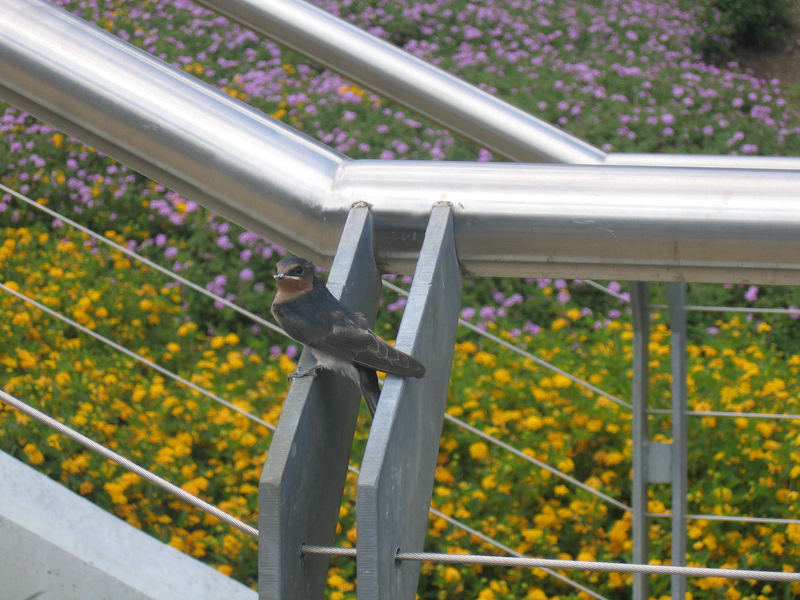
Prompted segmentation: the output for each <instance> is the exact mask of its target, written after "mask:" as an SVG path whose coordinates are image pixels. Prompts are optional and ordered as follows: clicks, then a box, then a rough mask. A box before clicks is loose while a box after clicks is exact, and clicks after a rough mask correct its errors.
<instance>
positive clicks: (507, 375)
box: [493, 369, 512, 385]
mask: <svg viewBox="0 0 800 600" xmlns="http://www.w3.org/2000/svg"><path fill="white" fill-rule="evenodd" d="M493 377H494V380H495V381H496V382H497V383H499V384H500V385H505V384H507V383H510V382H511V379H512V378H511V371H509V370H508V369H497V370H496V371H495V372H494V373H493Z"/></svg>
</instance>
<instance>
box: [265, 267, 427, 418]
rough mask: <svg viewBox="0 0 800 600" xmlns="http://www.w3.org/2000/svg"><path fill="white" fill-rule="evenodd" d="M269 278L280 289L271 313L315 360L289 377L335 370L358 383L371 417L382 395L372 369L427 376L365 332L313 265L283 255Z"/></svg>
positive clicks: (407, 358) (361, 319)
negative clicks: (271, 277)
mask: <svg viewBox="0 0 800 600" xmlns="http://www.w3.org/2000/svg"><path fill="white" fill-rule="evenodd" d="M273 277H274V278H275V283H276V286H277V288H278V291H277V293H276V294H275V299H274V300H273V302H272V315H273V316H274V317H275V320H276V321H277V322H278V324H279V325H280V326H281V327H283V329H284V331H286V333H287V334H288V335H289V336H290V337H291V338H293V339H294V340H296V341H297V342H299V343H301V344H303V345H305V346H306V347H307V348H309V349H310V350H311V353H312V354H313V355H314V358H315V359H316V361H317V362H316V364H315V365H314V366H312V367H309V368H307V369H302V370H301V369H297V370H295V371H294V372H292V373H290V374H289V378H290V379H295V378H299V377H307V376H309V375H310V376H315V375H317V374H318V373H319V372H320V371H321V370H322V369H327V370H330V371H336V372H339V373H341V374H343V375H345V376H346V377H348V378H349V379H351V380H353V381H354V382H355V383H356V384H357V385H358V387H359V389H360V390H361V394H362V395H363V396H364V400H365V402H366V403H367V408H368V409H369V412H370V415H371V416H372V417H374V416H375V409H376V408H377V406H378V397H379V395H380V388H379V387H378V375H377V373H376V371H383V372H385V373H388V374H391V375H400V376H403V377H417V378H421V377H423V376H424V375H425V367H424V365H422V363H420V362H419V361H418V360H416V359H415V358H413V357H411V356H409V355H408V354H406V353H405V352H401V351H400V350H398V349H397V348H395V347H394V346H391V345H390V344H388V343H387V342H386V341H384V340H383V339H381V338H380V337H379V336H377V335H376V334H375V332H373V331H372V330H371V329H369V327H368V326H367V322H366V318H365V317H364V315H362V314H360V313H356V312H352V311H350V310H349V309H348V308H347V307H346V306H345V305H344V304H342V303H341V302H340V301H339V300H337V299H336V298H335V297H334V296H333V294H331V293H330V291H329V290H328V288H327V287H326V286H325V284H324V283H323V282H322V280H321V279H320V278H319V277H317V275H316V272H315V269H314V264H313V263H312V262H311V261H308V260H306V259H304V258H300V257H297V256H287V257H284V258H282V259H281V260H279V261H278V262H277V264H276V265H275V273H274V275H273Z"/></svg>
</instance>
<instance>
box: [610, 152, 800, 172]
mask: <svg viewBox="0 0 800 600" xmlns="http://www.w3.org/2000/svg"><path fill="white" fill-rule="evenodd" d="M605 164H607V165H618V166H623V165H624V166H638V167H693V168H701V169H778V170H789V171H792V170H793V171H797V170H800V157H798V156H734V155H728V154H636V153H625V152H618V153H611V154H607V155H606V158H605Z"/></svg>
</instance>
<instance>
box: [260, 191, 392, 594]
mask: <svg viewBox="0 0 800 600" xmlns="http://www.w3.org/2000/svg"><path fill="white" fill-rule="evenodd" d="M328 288H329V289H330V290H331V292H332V293H333V295H334V296H336V297H338V298H339V299H341V300H342V302H344V304H345V305H347V306H348V307H349V308H350V309H352V310H354V311H358V312H361V313H363V314H364V315H367V318H369V319H372V318H374V315H375V311H376V307H377V304H378V296H379V290H380V275H379V273H378V270H377V268H376V266H375V258H374V254H373V246H372V220H371V217H370V213H369V209H368V208H367V207H355V208H353V209H351V211H350V214H349V216H348V219H347V224H346V225H345V228H344V231H343V232H342V236H341V239H340V241H339V248H338V250H337V252H336V258H335V259H334V262H333V266H332V268H331V272H330V276H329V277H328ZM313 360H314V359H313V357H312V356H311V353H310V352H308V351H304V352H303V354H302V356H301V358H300V367H301V368H304V367H308V366H310V365H311V364H313ZM360 398H361V394H360V392H359V390H358V387H357V386H356V385H355V384H354V383H353V382H351V381H350V380H348V379H346V378H345V377H343V376H341V375H339V374H337V373H333V372H329V371H323V372H322V373H320V374H319V375H317V376H316V377H313V378H311V377H307V378H304V379H297V380H295V381H294V382H293V383H292V385H291V387H290V388H289V393H288V395H287V397H286V401H285V403H284V405H283V411H282V412H281V417H280V420H279V421H278V427H277V429H276V431H275V435H274V437H273V439H272V444H271V445H270V448H269V453H268V455H267V461H266V463H265V465H264V470H263V472H262V474H261V481H260V484H259V519H258V526H259V531H260V536H259V537H260V539H259V548H258V563H259V564H258V580H259V581H258V587H259V598H260V599H261V600H267V599H269V600H304V599H309V600H311V599H320V598H322V596H323V592H324V587H325V582H326V578H327V570H328V557H327V556H322V555H313V556H305V557H301V554H300V548H301V545H302V544H303V543H307V544H319V545H330V544H332V543H333V540H334V536H335V533H336V523H337V520H338V518H339V507H340V505H341V498H342V491H343V489H344V481H345V476H346V474H347V465H348V461H349V458H350V450H351V447H352V443H353V432H354V430H355V425H356V417H357V415H358V409H359V401H360Z"/></svg>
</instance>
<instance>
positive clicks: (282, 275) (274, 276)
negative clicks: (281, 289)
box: [272, 273, 286, 279]
mask: <svg viewBox="0 0 800 600" xmlns="http://www.w3.org/2000/svg"><path fill="white" fill-rule="evenodd" d="M272 277H273V278H275V279H285V278H286V274H285V273H273V274H272Z"/></svg>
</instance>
